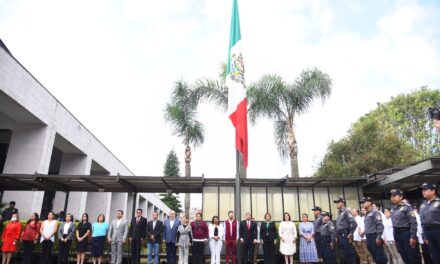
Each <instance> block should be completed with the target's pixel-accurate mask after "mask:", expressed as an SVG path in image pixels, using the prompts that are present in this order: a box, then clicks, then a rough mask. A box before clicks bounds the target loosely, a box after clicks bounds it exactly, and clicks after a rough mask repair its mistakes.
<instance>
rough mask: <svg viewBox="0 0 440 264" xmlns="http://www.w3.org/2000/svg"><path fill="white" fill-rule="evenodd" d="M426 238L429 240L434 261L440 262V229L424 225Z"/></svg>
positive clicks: (437, 263) (436, 263)
mask: <svg viewBox="0 0 440 264" xmlns="http://www.w3.org/2000/svg"><path fill="white" fill-rule="evenodd" d="M423 232H424V234H425V239H426V240H428V241H429V252H430V253H431V257H432V263H435V264H439V263H440V229H437V230H435V229H431V230H430V229H428V228H426V227H424V230H423Z"/></svg>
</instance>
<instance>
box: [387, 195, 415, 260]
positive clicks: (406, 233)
mask: <svg viewBox="0 0 440 264" xmlns="http://www.w3.org/2000/svg"><path fill="white" fill-rule="evenodd" d="M402 200H403V192H402V191H401V190H399V189H393V190H391V202H393V204H394V206H393V207H392V209H391V221H392V222H393V229H394V240H395V241H396V246H397V250H398V251H399V253H400V256H401V257H402V259H403V262H405V263H406V264H420V263H421V262H422V260H421V257H420V251H419V243H418V242H417V219H416V216H415V214H414V212H413V209H412V207H411V205H409V204H405V203H404V202H403V201H402Z"/></svg>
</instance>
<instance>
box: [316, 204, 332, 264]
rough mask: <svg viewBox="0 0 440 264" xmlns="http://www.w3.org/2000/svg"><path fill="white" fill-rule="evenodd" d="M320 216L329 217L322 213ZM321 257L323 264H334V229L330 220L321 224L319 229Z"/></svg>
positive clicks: (328, 214)
mask: <svg viewBox="0 0 440 264" xmlns="http://www.w3.org/2000/svg"><path fill="white" fill-rule="evenodd" d="M321 215H322V216H330V213H329V212H322V214H321ZM319 231H320V233H321V245H322V257H323V259H324V263H325V264H336V250H335V247H336V228H335V224H333V222H332V221H331V220H328V221H327V222H324V221H323V222H322V225H321V228H320V229H319ZM332 247H333V248H332Z"/></svg>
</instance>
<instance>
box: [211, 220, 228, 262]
mask: <svg viewBox="0 0 440 264" xmlns="http://www.w3.org/2000/svg"><path fill="white" fill-rule="evenodd" d="M208 229H209V249H210V250H211V264H220V252H221V251H222V245H223V236H224V230H223V226H222V225H220V220H219V218H218V216H216V215H215V216H214V217H212V221H211V224H209V226H208Z"/></svg>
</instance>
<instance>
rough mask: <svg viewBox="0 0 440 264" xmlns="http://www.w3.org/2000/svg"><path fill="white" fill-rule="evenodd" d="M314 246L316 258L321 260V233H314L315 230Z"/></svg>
mask: <svg viewBox="0 0 440 264" xmlns="http://www.w3.org/2000/svg"><path fill="white" fill-rule="evenodd" d="M315 245H316V251H318V258H322V241H321V233H318V232H316V230H315Z"/></svg>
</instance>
